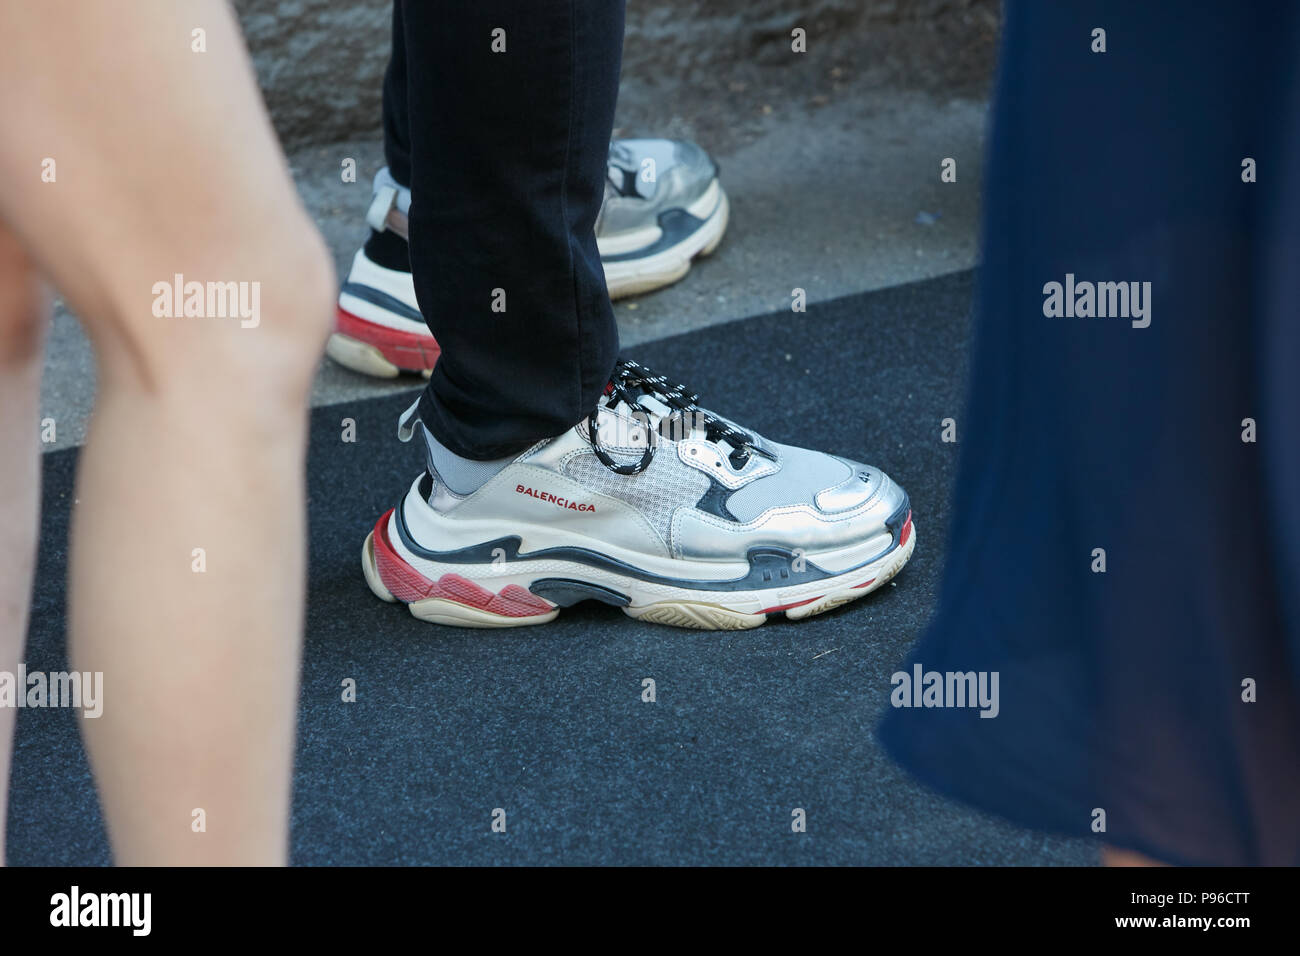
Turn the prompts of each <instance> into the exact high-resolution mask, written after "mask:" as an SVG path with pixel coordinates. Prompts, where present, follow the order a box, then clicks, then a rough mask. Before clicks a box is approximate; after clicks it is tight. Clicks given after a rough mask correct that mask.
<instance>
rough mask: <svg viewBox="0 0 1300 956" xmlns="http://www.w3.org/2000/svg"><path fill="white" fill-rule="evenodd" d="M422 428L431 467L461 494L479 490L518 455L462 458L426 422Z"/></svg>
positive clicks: (431, 469)
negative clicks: (431, 430)
mask: <svg viewBox="0 0 1300 956" xmlns="http://www.w3.org/2000/svg"><path fill="white" fill-rule="evenodd" d="M420 432H421V433H422V434H423V435H424V447H425V451H426V453H427V460H428V463H429V470H430V471H431V472H433V474H434V475H436V476H437V477H438V478H440V479H442V482H443V484H445V485H446V486H447V487H448V488H450V489H451V490H452V491H454V492H455V493H456V494H458V495H468V494H470V493H471V492H475V491H478V490H479V489H480V488H482V487H483V486H484V485H485V484H487V482H488V479H490V478H491V477H492V476H493V475H495V474H496V473H497V472H499V471H500V470H501V469H502V468H504V467H505V466H506V465H508V464H510V463H511V462H512V461H514V460H515V457H517V456H511V457H509V458H495V459H493V460H491V461H475V460H474V459H472V458H462V457H461V456H460V455H457V454H456V453H455V452H453V451H451V450H450V449H449V448H447V446H446V445H444V444H442V442H440V441H438V439H436V438H434V437H433V435H432V434H431V433H430V431H429V429H427V428H425V427H424V423H423V422H421V423H420Z"/></svg>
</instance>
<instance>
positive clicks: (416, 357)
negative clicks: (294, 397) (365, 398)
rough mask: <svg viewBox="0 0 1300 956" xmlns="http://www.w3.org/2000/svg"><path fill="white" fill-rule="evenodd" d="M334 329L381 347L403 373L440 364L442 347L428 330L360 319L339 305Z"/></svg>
mask: <svg viewBox="0 0 1300 956" xmlns="http://www.w3.org/2000/svg"><path fill="white" fill-rule="evenodd" d="M336 319H337V322H336V324H335V328H334V331H335V332H338V333H339V334H340V335H346V336H347V337H348V338H351V339H356V340H357V341H358V342H364V343H366V345H370V346H373V347H374V348H376V349H378V351H379V354H380V355H382V356H383V357H384V358H386V359H388V361H390V362H392V363H393V364H394V365H396V366H397V367H398V368H399V369H401V370H402V371H403V372H423V371H426V370H428V369H431V368H433V366H434V365H435V364H437V361H438V356H439V355H441V354H442V349H441V348H440V347H439V346H438V342H437V340H435V339H434V337H433V336H432V335H430V334H429V333H428V332H403V331H401V330H400V329H390V328H389V327H388V326H386V325H380V324H379V323H377V322H370V321H367V320H366V319H362V318H359V317H358V316H355V315H353V314H352V313H351V312H349V311H347V310H346V309H344V308H343V307H342V306H339V307H338V309H337V310H336Z"/></svg>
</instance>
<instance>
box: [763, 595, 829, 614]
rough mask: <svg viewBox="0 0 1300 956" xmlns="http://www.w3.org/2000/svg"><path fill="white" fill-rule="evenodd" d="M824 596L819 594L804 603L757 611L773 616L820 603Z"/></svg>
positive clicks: (799, 602)
mask: <svg viewBox="0 0 1300 956" xmlns="http://www.w3.org/2000/svg"><path fill="white" fill-rule="evenodd" d="M825 596H826V595H824V594H819V595H817V596H816V597H810V598H809V599H808V600H806V601H795V602H794V603H793V604H778V605H777V606H776V607H765V608H763V610H761V611H759V612H758V613H759V614H775V613H776V612H777V611H788V610H790V608H792V607H802V606H803V605H805V604H811V603H812V602H813V601H820V600H821V599H822V598H824V597H825Z"/></svg>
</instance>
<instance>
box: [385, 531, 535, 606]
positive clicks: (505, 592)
mask: <svg viewBox="0 0 1300 956" xmlns="http://www.w3.org/2000/svg"><path fill="white" fill-rule="evenodd" d="M392 513H393V509H391V508H390V509H388V511H385V512H384V514H383V517H381V518H380V519H379V521H378V522H377V523H376V524H375V535H374V544H375V569H376V570H377V571H378V572H379V580H380V581H382V582H383V583H384V587H386V588H388V591H389V593H390V594H392V595H393V597H395V598H397V600H399V601H401V602H403V603H404V604H410V603H412V602H413V601H423V600H425V599H426V598H441V599H443V600H444V601H454V602H455V603H457V604H463V605H465V606H466V607H472V608H476V609H478V610H480V611H487V612H488V613H489V614H499V615H501V616H502V617H533V616H535V615H538V614H549V613H550V612H551V611H553V610H555V605H553V604H551V603H550V602H549V601H546V600H543V599H542V598H539V597H538V596H537V595H536V594H533V593H532V592H531V591H529V590H528V589H527V588H522V587H520V586H519V585H518V584H507V585H506V586H505V587H504V588H502V589H501V591H500V592H499V593H498V592H492V591H489V590H488V589H487V588H485V587H482V586H481V585H478V584H475V583H474V582H473V581H470V580H469V579H467V578H463V577H461V576H460V575H459V574H451V573H447V574H444V575H443V576H442V577H440V578H438V580H437V581H430V580H429V579H428V578H426V577H425V576H424V575H423V574H421V573H420V572H419V571H417V570H415V568H413V567H411V566H410V565H409V564H407V563H406V562H405V561H404V560H403V559H402V557H401V555H399V554H398V553H397V551H396V550H395V549H394V548H393V542H392V541H391V540H390V539H389V537H388V516H389V515H391V514H392Z"/></svg>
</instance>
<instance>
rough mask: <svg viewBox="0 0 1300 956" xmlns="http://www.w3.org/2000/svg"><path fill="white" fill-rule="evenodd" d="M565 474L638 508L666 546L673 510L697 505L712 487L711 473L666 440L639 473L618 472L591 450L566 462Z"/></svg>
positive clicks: (669, 534)
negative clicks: (698, 467)
mask: <svg viewBox="0 0 1300 956" xmlns="http://www.w3.org/2000/svg"><path fill="white" fill-rule="evenodd" d="M564 473H565V474H566V475H568V476H569V477H570V478H572V479H574V480H575V481H579V482H581V483H582V484H583V485H584V486H585V487H587V488H590V489H591V490H592V491H595V492H599V493H600V494H602V495H609V496H610V497H611V498H618V499H620V500H622V501H626V502H627V503H628V504H630V505H631V506H632V507H634V508H636V509H637V511H639V512H641V513H642V514H643V515H645V517H646V520H648V521H649V522H650V525H651V527H653V528H654V529H655V531H657V532H658V533H659V536H660V537H661V538H662V539H663V542H664V546H665V547H667V546H668V545H669V544H670V541H669V538H670V537H671V528H672V521H673V511H674V510H675V509H676V508H677V507H678V506H679V505H694V504H695V502H697V501H699V500H700V498H701V497H703V495H704V492H705V491H707V490H708V487H709V476H708V475H706V474H704V473H703V472H699V471H696V470H695V469H694V468H689V467H687V466H686V465H684V464H682V461H681V459H680V458H678V457H677V454H676V450H675V448H674V447H673V446H672V445H671V444H669V443H667V442H665V443H663V444H661V445H660V446H659V449H658V453H657V454H656V455H655V457H654V461H652V462H651V463H650V467H649V468H647V469H646V470H645V471H644V472H642V473H641V474H639V475H616V474H615V473H614V472H612V471H610V470H609V469H608V468H606V467H605V466H604V465H603V464H601V463H600V460H599V459H598V458H597V457H596V456H595V455H593V454H588V453H583V454H579V455H577V456H575V457H574V458H572V459H570V460H569V461H568V462H566V463H565V465H564Z"/></svg>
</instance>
